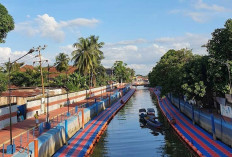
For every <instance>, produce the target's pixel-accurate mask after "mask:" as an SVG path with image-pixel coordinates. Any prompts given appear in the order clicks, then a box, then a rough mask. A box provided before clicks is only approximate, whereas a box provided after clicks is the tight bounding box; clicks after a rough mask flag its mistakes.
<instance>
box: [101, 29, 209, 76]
mask: <svg viewBox="0 0 232 157" xmlns="http://www.w3.org/2000/svg"><path fill="white" fill-rule="evenodd" d="M208 39H209V36H206V35H201V34H191V33H186V34H185V35H184V36H179V37H163V38H157V39H155V40H154V41H153V42H152V41H147V40H146V42H144V43H143V44H142V43H139V44H134V45H131V44H130V43H131V42H129V44H128V45H126V44H124V45H121V43H122V42H123V41H122V42H117V43H111V44H107V46H105V47H104V48H103V49H102V51H103V52H104V56H105V59H104V60H103V61H102V64H103V65H104V66H105V67H112V65H113V63H114V62H115V61H117V60H122V61H123V62H125V63H127V64H128V66H129V67H131V68H134V70H135V71H136V73H137V74H142V75H146V74H148V72H149V71H150V70H151V69H152V67H154V66H155V64H156V62H158V61H159V59H160V58H161V57H162V56H163V55H164V54H165V53H166V52H167V51H168V50H169V49H175V50H179V49H182V48H188V49H193V53H194V54H207V52H206V49H205V48H202V47H201V46H202V45H203V44H206V43H207V41H208ZM134 41H136V40H134Z"/></svg>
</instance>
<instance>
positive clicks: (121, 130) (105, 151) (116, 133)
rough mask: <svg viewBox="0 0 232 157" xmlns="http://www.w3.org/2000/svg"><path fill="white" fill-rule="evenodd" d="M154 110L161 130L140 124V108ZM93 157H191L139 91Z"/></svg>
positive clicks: (153, 102) (150, 98)
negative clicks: (161, 124) (161, 127)
mask: <svg viewBox="0 0 232 157" xmlns="http://www.w3.org/2000/svg"><path fill="white" fill-rule="evenodd" d="M149 107H150V108H151V107H152V108H154V109H155V111H156V116H158V121H159V122H161V123H163V129H155V128H152V127H150V126H148V125H145V124H144V123H143V122H141V121H140V120H139V113H138V111H139V109H140V108H149ZM91 156H93V157H108V156H109V157H114V156H115V157H119V156H120V157H121V156H133V157H135V156H142V157H159V156H165V157H166V156H172V157H177V156H178V157H182V156H183V157H188V156H193V155H192V153H191V152H190V151H189V150H188V149H187V148H186V146H185V145H184V144H183V143H182V142H181V141H180V140H179V138H178V136H177V135H176V134H175V133H174V132H173V131H172V129H170V126H169V124H168V123H167V121H166V120H165V119H164V117H163V115H162V113H161V112H160V110H159V109H158V107H157V106H156V100H155V97H154V96H153V95H151V94H150V92H149V90H147V88H144V87H139V88H138V89H137V91H136V92H135V94H134V96H132V98H131V99H130V101H128V103H127V104H126V105H125V107H123V108H122V109H121V110H120V111H119V112H118V114H117V115H116V116H115V117H114V119H113V120H112V121H111V122H110V124H109V126H108V128H107V130H106V131H105V133H104V134H103V135H102V137H101V139H100V141H99V142H98V143H97V144H96V147H95V149H94V152H93V154H92V155H91Z"/></svg>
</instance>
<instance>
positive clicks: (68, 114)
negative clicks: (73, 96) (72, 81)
mask: <svg viewBox="0 0 232 157" xmlns="http://www.w3.org/2000/svg"><path fill="white" fill-rule="evenodd" d="M66 92H67V93H66V94H67V105H68V113H67V116H70V112H69V97H68V93H69V91H68V70H66Z"/></svg>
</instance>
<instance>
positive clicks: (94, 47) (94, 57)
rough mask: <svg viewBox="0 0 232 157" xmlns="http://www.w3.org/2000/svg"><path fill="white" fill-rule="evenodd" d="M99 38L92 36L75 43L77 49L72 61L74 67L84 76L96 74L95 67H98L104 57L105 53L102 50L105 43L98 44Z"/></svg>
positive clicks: (73, 53)
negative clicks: (91, 73)
mask: <svg viewBox="0 0 232 157" xmlns="http://www.w3.org/2000/svg"><path fill="white" fill-rule="evenodd" d="M98 39H99V37H95V36H90V37H89V38H83V37H81V38H79V42H77V43H74V44H73V47H74V48H76V50H74V51H73V52H72V56H73V57H72V61H74V66H76V67H77V69H78V71H79V72H80V73H81V74H82V75H85V76H86V75H87V74H90V72H93V73H95V67H96V66H98V65H99V64H100V62H101V60H102V59H103V58H104V57H103V52H102V51H101V50H100V48H102V46H103V45H104V43H103V42H100V43H98Z"/></svg>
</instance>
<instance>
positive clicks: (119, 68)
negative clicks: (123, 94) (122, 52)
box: [112, 61, 135, 82]
mask: <svg viewBox="0 0 232 157" xmlns="http://www.w3.org/2000/svg"><path fill="white" fill-rule="evenodd" d="M112 69H113V73H114V77H115V78H116V79H117V80H118V82H124V81H125V82H130V81H131V80H132V78H133V76H134V74H135V71H134V70H133V69H130V68H128V67H127V64H126V63H123V61H116V62H115V63H114V65H113V67H112Z"/></svg>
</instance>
